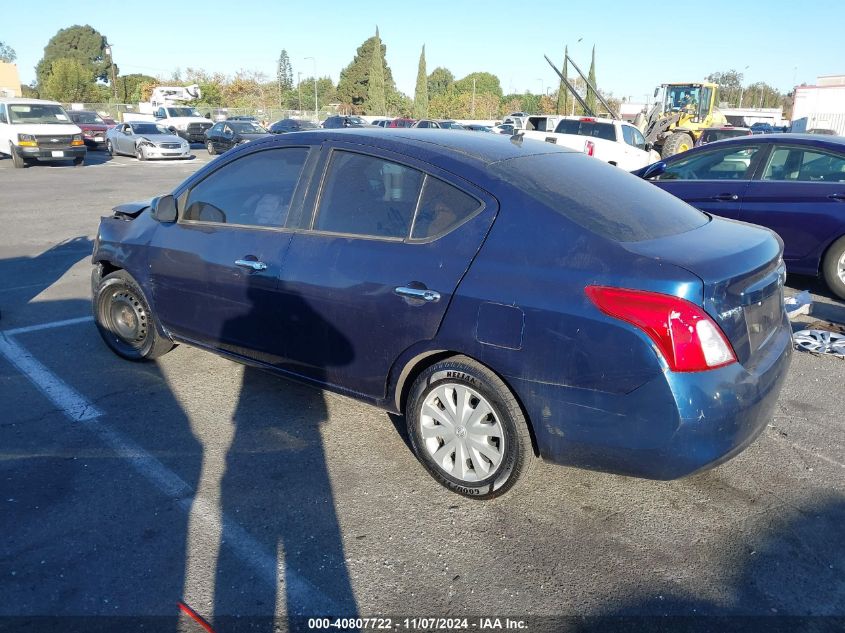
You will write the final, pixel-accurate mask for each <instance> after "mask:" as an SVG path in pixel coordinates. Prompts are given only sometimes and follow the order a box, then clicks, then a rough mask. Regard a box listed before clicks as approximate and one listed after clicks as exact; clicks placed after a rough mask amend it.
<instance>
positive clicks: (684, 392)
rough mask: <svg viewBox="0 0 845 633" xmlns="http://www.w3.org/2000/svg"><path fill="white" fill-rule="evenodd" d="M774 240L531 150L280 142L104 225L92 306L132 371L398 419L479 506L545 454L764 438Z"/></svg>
mask: <svg viewBox="0 0 845 633" xmlns="http://www.w3.org/2000/svg"><path fill="white" fill-rule="evenodd" d="M781 256H782V243H781V242H780V240H779V239H778V238H777V236H776V235H775V234H774V233H772V232H771V231H768V230H766V229H762V228H759V227H754V226H751V225H748V224H744V223H739V222H734V221H730V220H725V219H719V218H715V217H711V216H708V215H706V214H704V213H702V212H700V211H697V210H696V209H694V208H692V207H690V206H688V205H687V204H685V203H683V202H681V201H680V200H678V199H677V198H675V197H673V196H671V195H669V194H667V193H665V192H663V191H661V190H660V189H658V188H657V187H654V186H652V185H650V184H648V183H645V182H643V181H642V180H640V179H639V178H637V177H635V176H632V175H631V174H628V173H625V172H623V171H621V170H619V169H616V168H615V167H612V166H608V165H605V164H603V163H601V162H600V161H596V160H592V159H591V158H589V157H587V156H585V155H583V154H582V153H580V152H573V151H569V150H566V149H563V148H559V147H557V146H554V145H550V144H548V143H541V142H531V141H524V142H523V141H522V140H521V139H512V138H507V137H504V136H500V135H492V134H490V135H487V134H480V135H479V134H464V133H455V132H453V131H439V130H424V131H417V130H403V131H397V130H382V129H358V130H355V129H349V130H332V131H328V130H324V131H315V132H298V133H295V134H285V135H282V136H276V137H271V138H267V139H264V140H259V141H255V142H253V143H249V144H247V145H244V146H240V147H238V148H235V149H234V150H232V151H230V152H228V153H226V154H225V155H224V156H222V157H220V158H219V159H217V160H215V161H214V162H212V163H210V164H209V165H207V166H205V167H204V168H203V169H201V170H200V171H198V172H197V173H196V174H194V175H193V176H191V177H190V178H188V179H187V180H186V181H185V182H184V183H182V184H181V185H179V186H178V187H177V188H176V189H175V190H174V191H173V192H172V193H170V194H167V195H162V196H161V197H158V198H156V199H154V200H152V201H151V202H149V203H138V204H127V205H122V206H119V207H117V208H115V210H114V212H113V214H112V215H111V216H110V217H105V218H103V219H102V221H101V223H100V228H99V231H98V234H97V239H96V244H95V248H94V255H93V263H94V271H93V275H92V285H93V311H94V316H95V321H96V324H97V327H98V329H99V332H100V334H101V335H102V338H103V340H104V341H105V343H106V344H107V345H108V346H109V347H110V348H111V349H112V350H113V351H114V352H115V353H117V354H118V355H120V356H122V357H123V358H126V359H129V360H133V361H143V360H148V359H153V358H156V357H158V356H161V355H162V354H164V353H166V352H168V351H170V350H171V349H172V348H173V347H174V346H175V345H176V344H177V343H180V342H184V343H188V344H190V345H192V346H195V347H200V348H205V349H207V350H210V351H213V352H216V353H218V354H222V355H225V356H227V357H229V358H232V359H234V360H237V361H240V362H243V363H248V364H251V365H255V366H258V367H262V368H265V369H267V370H269V371H272V372H275V373H277V374H279V375H281V376H286V377H290V378H295V379H298V380H301V381H305V382H308V383H310V384H312V385H315V386H317V387H320V388H324V389H330V390H332V391H335V392H338V393H341V394H344V395H347V396H350V397H352V398H356V399H358V400H361V401H364V402H367V403H370V404H373V405H375V406H377V407H381V408H383V409H387V410H388V411H392V412H396V413H402V414H404V416H405V419H406V421H407V425H408V434H409V437H410V440H411V444H412V446H413V449H414V451H415V452H416V455H417V457H418V458H419V460H420V461H421V462H422V464H423V465H424V466H425V468H426V469H427V470H428V471H429V473H430V474H431V475H432V476H433V477H434V478H436V479H437V481H439V482H440V483H441V484H443V485H444V486H446V487H447V488H449V489H450V490H452V491H455V492H457V493H460V494H463V495H466V496H470V497H474V498H490V497H494V496H497V495H500V494H502V493H503V492H505V491H506V490H508V489H509V488H511V486H513V485H514V483H515V482H516V481H517V480H518V479H520V478H525V476H526V475H527V473H528V471H529V470H530V469H531V466H532V465H533V464H534V463H535V462H536V461H537V458H538V457H539V458H543V459H546V460H548V461H552V462H555V463H558V464H564V465H570V466H577V467H583V468H590V469H598V470H603V471H608V472H613V473H622V474H626V475H633V476H638V477H648V478H655V479H672V478H677V477H683V476H685V475H689V474H691V473H694V472H697V471H700V470H702V469H706V468H711V467H713V466H715V465H717V464H719V463H721V462H724V461H725V460H727V459H729V458H731V457H733V456H734V455H737V454H738V453H740V452H741V451H742V450H743V449H744V448H745V447H747V446H748V445H749V444H750V443H751V442H752V441H753V440H754V439H755V438H756V437H757V435H758V434H759V433H760V432H761V430H762V429H763V428H764V427H765V425H766V423H767V421H768V420H769V418H770V415H771V412H772V409H773V407H774V405H775V401H776V399H777V395H778V392H779V391H780V388H781V386H782V384H783V381H784V377H785V375H786V372H787V368H788V365H789V359H790V354H791V332H790V327H789V323H788V321H787V319H786V316H785V312H784V308H783V280H784V275H785V272H784V265H783V260H782V257H781Z"/></svg>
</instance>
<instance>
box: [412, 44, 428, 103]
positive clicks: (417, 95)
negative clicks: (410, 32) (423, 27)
mask: <svg viewBox="0 0 845 633" xmlns="http://www.w3.org/2000/svg"><path fill="white" fill-rule="evenodd" d="M427 116H428V78H427V75H426V72H425V44H423V47H422V53H420V63H419V65H418V66H417V87H416V89H415V90H414V118H416V119H424V118H426V117H427Z"/></svg>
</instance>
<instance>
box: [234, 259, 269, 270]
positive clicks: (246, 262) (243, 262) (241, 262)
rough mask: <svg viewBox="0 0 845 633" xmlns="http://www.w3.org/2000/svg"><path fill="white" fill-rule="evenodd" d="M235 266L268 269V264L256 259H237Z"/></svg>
mask: <svg viewBox="0 0 845 633" xmlns="http://www.w3.org/2000/svg"><path fill="white" fill-rule="evenodd" d="M235 266H240V267H241V268H251V269H252V270H267V264H265V263H264V262H259V261H256V260H254V259H236V260H235Z"/></svg>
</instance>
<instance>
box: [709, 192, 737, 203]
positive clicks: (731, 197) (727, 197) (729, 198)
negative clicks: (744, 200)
mask: <svg viewBox="0 0 845 633" xmlns="http://www.w3.org/2000/svg"><path fill="white" fill-rule="evenodd" d="M710 199H711V200H718V201H720V202H736V201H737V200H739V196H738V195H736V194H735V193H720V194H719V195H718V196H713V197H712V198H710Z"/></svg>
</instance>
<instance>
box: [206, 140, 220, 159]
mask: <svg viewBox="0 0 845 633" xmlns="http://www.w3.org/2000/svg"><path fill="white" fill-rule="evenodd" d="M205 149H207V150H208V154H209V156H214V155H215V154H216V153H217V152H216V151H215V149H214V143H212V142H211V141H208V142H207V143H206V144H205Z"/></svg>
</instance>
